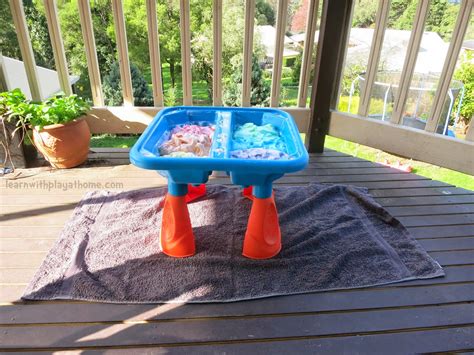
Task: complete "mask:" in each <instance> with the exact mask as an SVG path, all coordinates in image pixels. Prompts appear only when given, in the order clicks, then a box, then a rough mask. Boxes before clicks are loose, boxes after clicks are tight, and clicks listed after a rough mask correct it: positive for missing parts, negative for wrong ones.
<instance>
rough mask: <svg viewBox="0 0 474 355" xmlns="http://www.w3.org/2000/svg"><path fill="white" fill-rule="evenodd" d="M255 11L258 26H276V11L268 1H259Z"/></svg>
mask: <svg viewBox="0 0 474 355" xmlns="http://www.w3.org/2000/svg"><path fill="white" fill-rule="evenodd" d="M255 10H256V15H255V16H256V18H257V24H258V25H270V26H275V10H273V8H272V6H271V5H270V4H269V3H268V2H267V1H266V0H257V2H256V3H255Z"/></svg>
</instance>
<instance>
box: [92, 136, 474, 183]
mask: <svg viewBox="0 0 474 355" xmlns="http://www.w3.org/2000/svg"><path fill="white" fill-rule="evenodd" d="M137 139H138V135H134V136H117V135H111V134H102V135H95V136H93V137H92V139H91V147H113V148H130V147H132V146H133V144H134V143H135V142H136V141H137ZM325 146H326V147H327V148H329V149H333V150H336V151H338V152H342V153H346V154H350V155H354V156H356V157H358V158H361V159H366V160H369V161H373V162H377V163H383V162H385V160H388V161H389V162H390V163H394V162H397V161H399V162H401V163H402V164H410V165H411V166H412V167H413V173H415V174H418V175H421V176H426V177H428V178H431V179H434V180H439V181H443V182H445V183H447V184H452V185H455V186H458V187H462V188H464V189H469V190H474V177H473V176H470V175H467V174H463V173H460V172H457V171H454V170H450V169H445V168H440V167H439V166H436V165H431V164H428V163H423V162H420V161H416V160H411V159H405V158H401V157H398V156H395V155H392V154H388V153H385V152H383V151H381V150H378V149H374V148H370V147H367V146H364V145H361V144H357V143H352V142H349V141H345V140H342V139H339V138H334V137H331V136H328V137H327V138H326V145H325Z"/></svg>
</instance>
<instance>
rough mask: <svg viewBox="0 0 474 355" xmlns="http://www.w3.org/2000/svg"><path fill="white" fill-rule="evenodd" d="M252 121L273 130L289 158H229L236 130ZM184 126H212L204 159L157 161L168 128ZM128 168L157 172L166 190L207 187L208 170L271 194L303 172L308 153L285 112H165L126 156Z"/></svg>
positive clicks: (205, 109)
mask: <svg viewBox="0 0 474 355" xmlns="http://www.w3.org/2000/svg"><path fill="white" fill-rule="evenodd" d="M247 122H252V123H254V124H256V125H264V124H268V123H270V124H272V125H273V126H275V127H277V128H278V129H279V131H280V133H281V136H282V138H283V140H284V142H285V144H286V147H287V151H286V153H287V154H289V155H290V157H291V158H290V159H285V160H256V159H255V160H254V159H237V158H231V157H230V152H231V150H232V135H233V132H234V129H235V127H236V126H237V125H242V124H244V123H247ZM185 123H199V124H212V125H215V132H214V137H213V144H212V147H211V151H210V154H209V157H190V158H173V157H166V156H160V153H159V150H158V148H159V146H161V144H163V143H164V142H165V141H166V140H168V139H169V132H170V130H171V129H173V127H175V126H176V125H180V124H185ZM130 161H131V162H132V164H134V165H136V166H138V167H141V168H144V169H151V170H157V171H158V172H159V173H160V174H161V175H163V176H165V177H167V178H168V180H169V183H170V185H176V184H178V185H180V184H201V183H205V182H207V180H208V179H209V175H210V174H211V173H212V171H225V172H227V173H228V174H229V175H230V178H231V180H232V183H234V184H236V185H242V186H251V185H253V186H255V189H254V194H255V196H257V197H260V198H264V197H268V196H267V195H269V194H270V195H271V189H272V182H273V181H274V180H276V179H278V178H280V177H282V176H283V175H284V174H285V173H290V172H295V171H299V170H302V169H304V168H305V167H306V165H307V164H308V153H307V152H306V149H305V147H304V144H303V142H302V141H301V138H300V135H299V132H298V129H297V127H296V124H295V122H294V120H293V118H292V117H291V115H289V114H288V113H286V112H284V111H281V110H277V109H269V108H258V109H254V108H234V107H186V106H182V107H170V108H166V109H164V110H162V111H160V112H159V113H158V114H157V115H156V117H155V118H154V119H153V121H152V122H151V124H150V125H149V126H148V128H147V129H146V130H145V132H143V134H142V135H141V137H140V138H139V140H138V141H137V143H136V144H135V145H134V146H133V148H132V150H131V151H130ZM175 187H176V186H170V188H172V189H175Z"/></svg>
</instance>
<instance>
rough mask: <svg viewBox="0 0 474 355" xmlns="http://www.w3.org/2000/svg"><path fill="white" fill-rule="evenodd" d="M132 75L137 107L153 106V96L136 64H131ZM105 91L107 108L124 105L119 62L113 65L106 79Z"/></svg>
mask: <svg viewBox="0 0 474 355" xmlns="http://www.w3.org/2000/svg"><path fill="white" fill-rule="evenodd" d="M130 73H131V76H132V89H133V98H134V104H135V106H153V96H152V94H151V91H150V88H149V87H148V84H147V82H146V81H145V78H144V77H143V75H142V73H141V72H140V69H138V67H137V66H136V65H135V64H133V63H130ZM103 90H104V96H105V97H106V100H105V104H106V105H107V106H120V105H122V104H123V97H122V83H121V81H120V66H119V64H118V62H115V63H114V64H113V65H112V67H111V69H110V72H109V74H108V75H106V76H105V77H104V83H103Z"/></svg>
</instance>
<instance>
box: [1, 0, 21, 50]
mask: <svg viewBox="0 0 474 355" xmlns="http://www.w3.org/2000/svg"><path fill="white" fill-rule="evenodd" d="M0 51H1V53H2V55H4V56H6V57H11V58H18V59H19V58H21V54H20V47H19V46H18V41H17V37H16V31H15V27H14V26H13V20H12V17H11V13H10V6H9V5H8V1H0Z"/></svg>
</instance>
